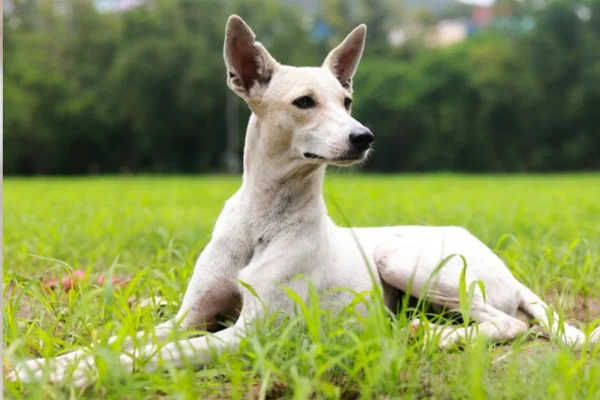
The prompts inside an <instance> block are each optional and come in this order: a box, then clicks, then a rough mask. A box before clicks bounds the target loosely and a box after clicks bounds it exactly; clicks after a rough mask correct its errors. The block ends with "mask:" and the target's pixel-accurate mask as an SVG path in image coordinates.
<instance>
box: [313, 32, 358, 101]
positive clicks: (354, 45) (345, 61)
mask: <svg viewBox="0 0 600 400" xmlns="http://www.w3.org/2000/svg"><path fill="white" fill-rule="evenodd" d="M366 37H367V26H366V25H365V24H362V25H359V26H358V27H356V28H355V29H354V30H353V31H352V32H350V34H349V35H348V36H346V39H344V41H343V42H342V43H341V44H340V45H339V46H338V47H336V48H335V49H333V50H331V52H329V54H328V55H327V58H326V59H325V62H324V63H323V67H327V68H329V69H330V70H331V72H332V73H333V75H335V77H336V78H337V79H338V81H340V83H341V84H342V86H343V87H344V88H345V89H346V90H349V91H352V77H353V76H354V73H355V72H356V69H357V68H358V63H359V61H360V57H361V56H362V53H363V49H364V48H365V39H366Z"/></svg>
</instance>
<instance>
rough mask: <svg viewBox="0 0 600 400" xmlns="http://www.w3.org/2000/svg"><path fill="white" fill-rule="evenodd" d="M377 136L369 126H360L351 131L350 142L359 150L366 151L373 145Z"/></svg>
mask: <svg viewBox="0 0 600 400" xmlns="http://www.w3.org/2000/svg"><path fill="white" fill-rule="evenodd" d="M373 139H375V136H373V134H372V133H371V131H370V130H368V129H367V128H360V129H357V130H355V131H352V132H350V144H351V145H352V147H354V148H355V149H356V150H358V151H365V150H367V149H368V148H369V147H371V143H372V142H373Z"/></svg>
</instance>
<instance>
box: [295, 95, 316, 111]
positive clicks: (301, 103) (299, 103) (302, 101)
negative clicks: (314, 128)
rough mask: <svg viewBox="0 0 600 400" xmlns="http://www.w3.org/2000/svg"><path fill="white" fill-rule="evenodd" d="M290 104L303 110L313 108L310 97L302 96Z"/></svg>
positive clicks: (313, 103) (313, 104)
mask: <svg viewBox="0 0 600 400" xmlns="http://www.w3.org/2000/svg"><path fill="white" fill-rule="evenodd" d="M292 104H293V105H295V106H296V107H298V108H302V109H304V110H305V109H307V108H313V107H314V106H315V101H314V100H313V98H312V97H310V96H302V97H298V98H297V99H296V100H294V101H292Z"/></svg>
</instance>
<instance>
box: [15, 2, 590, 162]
mask: <svg viewBox="0 0 600 400" xmlns="http://www.w3.org/2000/svg"><path fill="white" fill-rule="evenodd" d="M12 3H14V7H13V10H12V11H11V12H9V13H6V14H5V16H4V28H5V44H4V50H5V57H4V58H5V66H4V77H5V80H4V99H5V107H6V110H5V113H4V115H5V126H4V140H5V144H4V145H5V152H4V171H5V173H7V174H17V173H18V174H33V173H35V174H40V173H41V174H52V173H54V174H72V173H88V172H112V173H114V172H119V171H135V172H169V171H171V172H172V171H178V172H207V171H217V170H222V169H223V166H224V154H225V148H226V132H227V118H228V117H227V113H226V103H227V95H228V94H227V93H228V89H227V88H226V85H225V71H224V67H223V61H222V41H223V31H224V24H225V21H226V18H227V16H228V15H229V14H231V13H233V12H235V13H238V14H240V15H241V16H242V17H243V18H245V19H246V20H247V21H248V22H249V23H250V24H251V26H252V27H253V29H254V30H255V32H256V34H257V36H258V38H259V40H260V41H261V42H263V43H264V44H265V45H266V46H267V47H268V48H269V50H270V51H271V52H272V53H273V54H274V55H275V57H276V58H278V59H279V60H280V61H281V62H283V63H285V64H293V65H318V64H320V63H321V61H322V60H323V59H324V57H325V55H326V53H327V51H328V50H329V49H330V48H331V47H332V46H334V45H335V44H337V43H338V42H339V40H341V39H342V38H343V36H344V35H345V34H346V33H347V32H349V31H350V29H352V27H353V26H354V25H356V24H358V23H361V22H366V23H367V24H368V25H369V34H368V43H367V49H366V53H365V56H364V60H363V63H362V65H361V67H360V68H359V72H358V76H357V77H356V79H355V93H356V99H355V104H356V107H355V115H356V117H357V118H358V119H359V120H361V121H363V122H365V123H367V124H369V125H370V126H371V127H372V129H373V131H374V132H375V134H376V149H377V152H376V157H374V158H373V159H372V160H371V161H370V162H369V163H368V164H367V165H366V168H367V169H368V170H371V171H423V170H455V171H473V172H476V171H553V170H590V169H598V168H600V129H599V128H598V122H597V118H596V113H597V110H598V109H600V52H598V50H597V49H598V48H600V0H585V1H583V0H582V1H580V3H581V5H585V6H586V7H587V9H589V10H590V13H589V18H588V19H585V18H584V19H582V18H580V17H579V16H578V15H577V10H578V8H577V7H573V6H572V4H571V2H569V1H562V0H554V1H551V2H548V3H547V4H546V5H545V6H544V7H543V8H541V9H539V10H535V9H534V8H532V7H531V6H530V5H528V3H527V2H516V3H515V2H514V1H505V2H503V7H510V8H511V9H513V11H514V13H515V15H516V16H518V17H524V16H530V17H532V18H533V21H535V27H534V29H533V30H532V31H529V32H527V33H512V34H507V32H505V31H502V30H495V29H489V30H488V31H487V32H485V31H484V32H480V33H478V34H477V35H476V36H475V37H473V38H470V39H469V40H467V41H466V42H465V43H463V44H460V45H457V46H454V47H451V48H447V49H427V50H426V49H424V48H422V47H421V46H419V45H418V44H416V43H413V42H409V43H408V44H407V47H405V48H404V49H401V50H397V49H392V48H390V47H389V46H388V44H387V32H388V31H389V29H391V28H393V27H394V24H393V23H394V22H395V21H399V20H401V19H402V18H403V15H404V13H405V10H404V9H402V8H401V7H399V6H398V3H397V2H393V1H389V0H377V1H374V2H371V1H369V2H367V1H364V0H355V1H353V2H346V1H340V0H324V1H323V2H322V4H321V5H322V7H321V9H320V10H319V12H318V13H317V17H318V18H319V19H320V20H322V21H325V22H326V23H328V24H329V26H330V27H331V29H332V36H331V38H329V39H328V40H324V41H323V42H315V41H312V40H311V39H310V37H311V29H312V21H311V19H310V18H309V17H308V16H307V15H304V11H303V9H302V8H300V7H298V6H289V5H286V4H284V2H274V1H269V0H246V1H242V0H228V1H219V0H203V1H189V0H177V1H167V0H159V1H152V2H150V3H149V5H148V6H143V7H138V8H135V9H133V10H131V11H128V12H124V13H99V12H98V11H96V10H95V9H94V7H93V6H92V3H91V0H67V1H65V2H61V4H62V6H52V3H51V2H39V1H36V0H20V1H13V2H12ZM207 10H210V12H208V11H207ZM465 12H466V10H465V8H464V6H460V7H458V6H457V8H456V9H450V10H449V11H448V13H449V14H448V15H453V13H454V14H456V13H458V14H456V15H464V13H465ZM238 107H239V109H240V110H242V112H241V113H240V116H239V121H238V125H239V126H240V132H239V136H240V139H241V138H242V136H243V134H244V132H243V131H241V130H242V129H243V127H245V123H246V120H247V117H248V110H247V107H246V106H245V105H243V104H242V102H241V101H239V102H238ZM240 142H241V140H240ZM237 151H238V156H239V157H240V158H241V149H237Z"/></svg>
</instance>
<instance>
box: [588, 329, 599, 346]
mask: <svg viewBox="0 0 600 400" xmlns="http://www.w3.org/2000/svg"><path fill="white" fill-rule="evenodd" d="M590 342H592V343H595V344H600V326H599V327H597V328H596V329H594V331H593V332H592V334H591V335H590Z"/></svg>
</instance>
